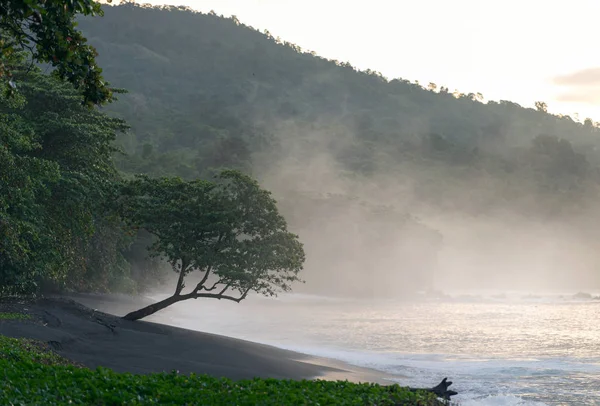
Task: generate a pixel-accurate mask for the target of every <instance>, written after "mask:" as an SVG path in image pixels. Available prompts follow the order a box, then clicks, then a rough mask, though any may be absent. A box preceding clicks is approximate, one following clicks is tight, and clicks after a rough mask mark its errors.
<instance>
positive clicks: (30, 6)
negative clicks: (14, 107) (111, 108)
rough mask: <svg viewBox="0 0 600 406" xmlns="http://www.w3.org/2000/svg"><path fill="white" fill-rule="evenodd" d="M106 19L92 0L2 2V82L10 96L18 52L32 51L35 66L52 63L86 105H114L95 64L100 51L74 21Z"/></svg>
mask: <svg viewBox="0 0 600 406" xmlns="http://www.w3.org/2000/svg"><path fill="white" fill-rule="evenodd" d="M77 14H82V15H90V16H94V15H102V8H101V6H100V4H99V3H98V2H96V1H94V0H70V1H61V0H44V1H32V0H0V56H1V58H0V79H1V80H2V83H3V84H4V86H5V89H6V90H7V91H8V93H9V94H10V93H12V92H13V91H14V89H16V88H17V83H18V81H17V80H16V78H15V77H14V76H13V72H14V67H13V66H11V64H10V63H9V62H8V60H9V58H10V57H11V56H12V55H13V54H14V53H16V52H21V51H23V50H25V51H28V52H29V55H30V57H31V59H32V62H38V63H49V64H50V65H51V66H53V67H54V68H56V70H55V74H56V75H57V76H58V77H60V78H61V79H63V80H66V81H68V82H69V83H71V84H72V85H73V86H74V87H75V89H77V90H79V91H80V92H81V94H82V95H83V99H84V103H86V104H88V105H94V104H103V103H105V102H107V101H110V100H111V98H112V92H111V89H110V88H109V85H108V83H106V82H105V81H104V79H103V78H102V69H100V67H99V66H98V65H97V64H96V60H95V58H96V56H97V55H98V54H97V52H96V50H95V49H94V48H93V47H92V46H90V45H88V44H87V39H86V38H85V37H84V36H83V34H82V33H81V31H79V30H78V29H77V24H76V23H75V16H76V15H77Z"/></svg>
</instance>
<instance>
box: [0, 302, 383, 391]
mask: <svg viewBox="0 0 600 406" xmlns="http://www.w3.org/2000/svg"><path fill="white" fill-rule="evenodd" d="M73 299H76V300H73ZM143 304H144V303H143V300H137V299H136V300H134V299H131V298H125V297H106V296H99V295H78V296H76V297H75V296H72V297H71V298H64V297H63V298H44V299H38V300H35V301H21V302H19V301H15V300H4V301H2V302H0V312H19V313H27V314H29V315H31V316H32V319H31V320H30V321H21V320H2V321H0V334H1V335H5V336H9V337H26V338H33V339H37V340H41V341H45V342H49V343H50V344H51V345H52V346H53V348H54V349H55V350H56V352H58V353H59V354H61V355H63V356H65V357H67V358H69V359H71V360H73V361H76V362H78V363H81V364H83V365H85V366H87V367H90V368H96V367H97V366H103V367H107V368H111V369H113V370H115V371H117V372H131V373H141V374H145V373H152V372H163V371H165V372H170V371H172V370H177V371H179V372H180V373H185V374H189V373H196V374H209V375H213V376H220V377H228V378H231V379H249V378H254V377H261V378H280V379H313V378H320V379H335V380H337V379H347V380H349V381H353V382H377V383H390V382H389V381H388V380H386V376H385V375H384V374H382V373H379V372H377V371H372V370H368V369H363V368H357V367H352V366H349V365H346V364H344V363H342V362H337V361H334V360H327V359H321V358H315V357H310V356H307V355H304V354H299V353H295V352H292V351H286V350H282V349H278V348H275V347H271V346H267V345H262V344H257V343H252V342H249V341H244V340H239V339H233V338H229V337H224V336H219V335H215V334H210V333H205V332H198V331H192V330H187V329H182V328H177V327H173V326H168V325H164V324H158V323H152V322H146V321H135V322H131V321H126V320H122V319H121V318H120V317H118V316H115V315H113V314H109V313H104V312H102V311H100V310H104V311H110V312H111V313H114V314H118V315H122V314H125V312H127V311H129V310H132V309H135V308H136V307H139V306H140V305H143ZM199 317H201V316H199Z"/></svg>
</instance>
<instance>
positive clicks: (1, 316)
mask: <svg viewBox="0 0 600 406" xmlns="http://www.w3.org/2000/svg"><path fill="white" fill-rule="evenodd" d="M29 319H31V316H30V315H28V314H23V313H3V312H0V320H29Z"/></svg>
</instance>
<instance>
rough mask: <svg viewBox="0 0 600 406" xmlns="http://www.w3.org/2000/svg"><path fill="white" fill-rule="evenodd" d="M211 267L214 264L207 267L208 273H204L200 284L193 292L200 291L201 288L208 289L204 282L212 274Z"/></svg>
mask: <svg viewBox="0 0 600 406" xmlns="http://www.w3.org/2000/svg"><path fill="white" fill-rule="evenodd" d="M211 269H212V266H210V265H209V267H208V268H206V273H205V274H204V277H203V278H202V280H201V281H200V282H198V284H197V285H196V287H195V288H194V290H193V291H192V293H193V294H196V293H198V291H199V290H201V289H206V288H205V287H204V283H205V282H206V280H207V279H208V275H209V274H210V271H211Z"/></svg>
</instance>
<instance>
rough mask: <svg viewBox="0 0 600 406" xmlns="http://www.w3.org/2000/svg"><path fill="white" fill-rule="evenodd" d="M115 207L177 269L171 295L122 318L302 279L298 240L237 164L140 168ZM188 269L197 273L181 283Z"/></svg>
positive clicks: (274, 289)
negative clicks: (199, 175)
mask: <svg viewBox="0 0 600 406" xmlns="http://www.w3.org/2000/svg"><path fill="white" fill-rule="evenodd" d="M117 210H118V212H119V213H120V214H121V216H122V217H123V219H124V220H125V221H126V222H128V223H129V224H130V225H131V226H133V227H134V228H143V229H145V230H147V231H148V232H150V233H151V234H153V235H154V236H155V237H156V239H155V242H154V243H153V244H152V245H151V246H150V247H149V250H150V253H151V255H154V256H158V257H161V258H163V259H165V260H166V261H168V262H169V263H170V264H171V266H172V268H173V271H175V272H176V273H178V274H179V277H178V279H177V284H176V287H175V292H174V293H173V295H172V296H170V297H168V298H167V299H164V300H162V301H160V302H157V303H154V304H152V305H150V306H147V307H144V308H142V309H139V310H136V311H134V312H131V313H129V314H127V315H125V316H124V318H125V319H127V320H138V319H141V318H143V317H146V316H149V315H151V314H153V313H155V312H157V311H159V310H161V309H164V308H165V307H167V306H170V305H172V304H174V303H177V302H181V301H183V300H188V299H197V298H215V299H226V300H232V301H234V302H238V303H239V302H240V301H242V300H243V299H245V298H246V297H247V295H248V293H250V292H252V291H254V292H257V293H259V294H263V295H265V296H275V295H276V294H277V293H278V292H282V291H289V290H290V289H291V284H292V283H293V282H296V281H300V278H299V277H298V273H299V272H300V270H301V269H302V265H303V263H304V250H303V247H302V244H301V243H300V242H299V241H298V237H297V236H296V235H294V234H292V233H290V232H288V230H287V224H286V221H285V219H284V218H283V217H282V216H281V215H280V214H279V212H278V210H277V206H276V202H275V200H274V199H273V198H272V197H271V194H270V193H269V192H268V191H266V190H263V189H261V188H260V186H259V185H258V183H257V182H256V181H255V180H253V179H252V178H250V177H248V176H246V175H244V174H242V173H240V172H238V171H232V170H225V171H222V172H220V173H219V174H218V175H217V176H216V179H215V181H214V182H212V181H205V180H193V181H184V180H182V179H180V178H158V179H153V178H149V177H146V176H138V177H136V178H135V179H134V180H132V181H129V182H127V183H126V184H125V185H124V187H123V190H122V193H121V196H120V197H119V199H118V202H117ZM192 272H194V273H195V274H197V275H198V278H197V279H196V280H195V281H194V283H192V284H191V287H190V288H189V289H186V277H187V276H188V275H189V274H190V273H192ZM188 279H190V278H189V277H188Z"/></svg>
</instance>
